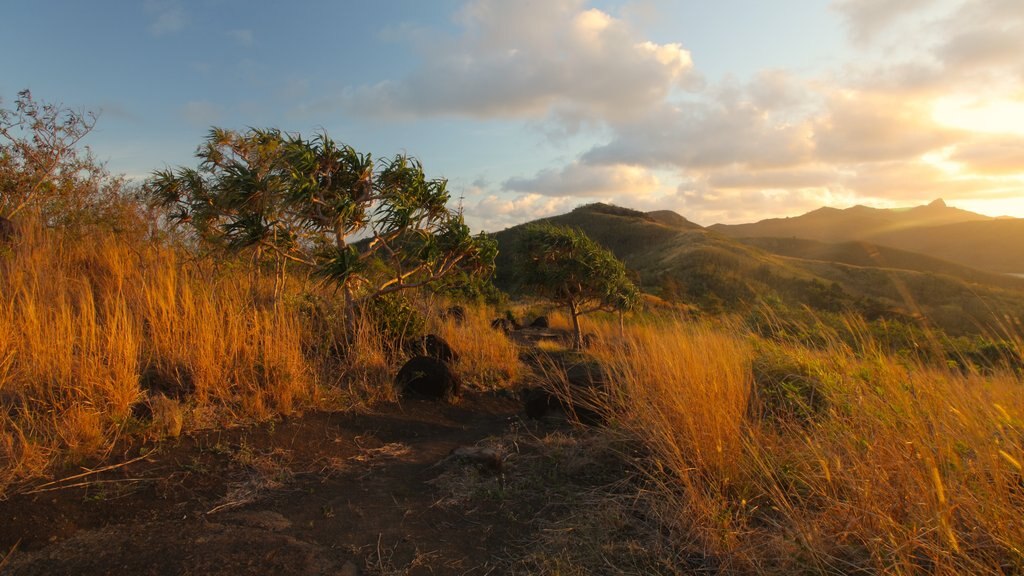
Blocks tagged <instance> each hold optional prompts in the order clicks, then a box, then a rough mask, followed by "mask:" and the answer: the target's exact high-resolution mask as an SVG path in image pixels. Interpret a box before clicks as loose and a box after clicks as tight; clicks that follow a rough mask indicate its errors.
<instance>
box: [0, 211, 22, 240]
mask: <svg viewBox="0 0 1024 576" xmlns="http://www.w3.org/2000/svg"><path fill="white" fill-rule="evenodd" d="M17 237H18V226H17V225H16V224H15V223H14V222H12V221H11V220H10V219H8V218H4V217H3V216H0V243H6V242H12V241H14V239H15V238H17Z"/></svg>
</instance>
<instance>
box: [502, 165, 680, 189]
mask: <svg viewBox="0 0 1024 576" xmlns="http://www.w3.org/2000/svg"><path fill="white" fill-rule="evenodd" d="M660 186H661V183H660V182H659V181H658V178H657V177H656V176H654V175H653V174H651V173H650V172H649V171H648V170H646V169H644V168H642V167H640V166H629V165H623V164H617V165H613V166H593V165H588V164H582V163H579V162H574V163H572V164H569V165H568V166H565V167H564V168H561V169H558V170H554V169H546V170H541V171H540V172H538V173H537V175H535V176H534V177H532V178H510V179H508V180H506V181H505V183H504V184H503V186H502V187H503V188H504V189H505V190H507V191H512V192H525V193H530V194H540V195H544V196H583V197H588V198H596V197H608V196H613V195H624V196H644V195H648V194H651V193H654V192H656V191H657V190H658V189H659V188H660Z"/></svg>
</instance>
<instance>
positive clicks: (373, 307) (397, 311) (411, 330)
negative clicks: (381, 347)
mask: <svg viewBox="0 0 1024 576" xmlns="http://www.w3.org/2000/svg"><path fill="white" fill-rule="evenodd" d="M364 312H365V314H366V317H367V319H369V321H370V322H371V324H372V325H373V327H374V328H375V329H376V330H377V332H378V333H379V334H380V335H382V336H383V337H384V339H385V340H386V341H387V342H389V343H391V344H392V345H393V346H394V348H395V349H396V350H397V349H399V348H401V346H402V344H403V343H404V342H407V341H409V340H414V339H416V338H418V337H420V336H422V335H423V330H424V328H425V327H426V321H425V320H424V319H423V316H422V315H421V314H420V313H419V312H418V311H417V310H416V309H415V308H414V307H413V306H412V304H410V303H409V300H408V299H407V298H405V297H404V296H402V295H401V294H397V293H391V294H384V295H381V296H378V297H376V298H373V299H372V300H370V301H369V302H368V303H367V306H366V309H365V311H364Z"/></svg>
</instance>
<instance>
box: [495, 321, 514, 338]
mask: <svg viewBox="0 0 1024 576" xmlns="http://www.w3.org/2000/svg"><path fill="white" fill-rule="evenodd" d="M491 328H494V329H495V330H501V331H502V332H504V333H505V334H508V333H509V332H511V331H513V330H515V327H514V325H513V324H512V323H511V322H509V321H508V319H507V318H495V319H494V320H491Z"/></svg>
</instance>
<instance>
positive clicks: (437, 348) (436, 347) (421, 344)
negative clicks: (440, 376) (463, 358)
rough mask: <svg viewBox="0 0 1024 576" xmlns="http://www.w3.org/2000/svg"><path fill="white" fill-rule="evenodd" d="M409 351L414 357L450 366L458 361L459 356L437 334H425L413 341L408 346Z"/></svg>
mask: <svg viewBox="0 0 1024 576" xmlns="http://www.w3.org/2000/svg"><path fill="white" fill-rule="evenodd" d="M409 351H410V353H411V354H412V355H414V356H429V357H431V358H435V359H437V360H440V361H441V362H444V363H445V364H452V363H454V362H458V360H459V354H458V353H457V352H456V351H455V350H452V347H451V345H449V344H448V341H447V340H445V339H444V338H442V337H440V336H438V335H437V334H427V335H426V336H424V337H422V338H420V339H418V340H414V341H413V342H412V343H411V344H410V346H409Z"/></svg>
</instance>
